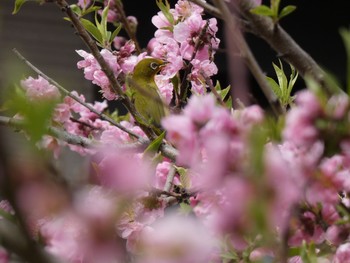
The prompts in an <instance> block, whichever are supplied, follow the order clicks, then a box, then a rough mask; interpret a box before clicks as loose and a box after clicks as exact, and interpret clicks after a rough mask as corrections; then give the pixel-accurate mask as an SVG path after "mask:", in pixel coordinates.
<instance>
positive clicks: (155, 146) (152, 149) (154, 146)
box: [144, 131, 165, 155]
mask: <svg viewBox="0 0 350 263" xmlns="http://www.w3.org/2000/svg"><path fill="white" fill-rule="evenodd" d="M164 137H165V131H164V132H162V134H161V135H159V136H158V137H157V138H156V139H155V140H154V141H152V142H151V143H150V144H149V145H148V147H147V148H146V150H145V151H144V155H148V154H154V153H156V152H158V150H159V147H160V145H161V144H162V142H163V139H164Z"/></svg>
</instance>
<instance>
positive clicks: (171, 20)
mask: <svg viewBox="0 0 350 263" xmlns="http://www.w3.org/2000/svg"><path fill="white" fill-rule="evenodd" d="M156 3H157V6H158V8H159V9H160V11H162V13H163V15H164V16H165V18H166V19H167V20H168V21H169V23H170V24H171V25H173V24H174V21H175V19H174V16H173V14H172V13H171V12H170V5H169V2H168V1H167V0H165V4H164V3H163V0H156Z"/></svg>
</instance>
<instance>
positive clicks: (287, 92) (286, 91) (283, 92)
mask: <svg viewBox="0 0 350 263" xmlns="http://www.w3.org/2000/svg"><path fill="white" fill-rule="evenodd" d="M279 63H280V67H278V66H277V65H276V64H274V63H272V65H273V68H274V69H275V72H276V76H277V81H278V83H277V82H276V81H275V80H274V79H272V78H270V77H266V78H267V81H268V82H269V84H270V86H271V88H272V89H273V92H274V93H275V94H276V96H277V98H278V100H279V101H280V103H281V105H282V107H284V108H286V107H287V106H288V105H291V104H292V102H293V100H294V97H293V96H291V93H292V89H293V87H294V84H295V82H296V80H297V79H298V73H297V72H296V71H295V68H294V67H293V66H292V65H289V66H290V69H291V74H290V77H289V80H288V79H287V76H286V74H285V73H284V69H283V65H282V62H281V61H280V60H279Z"/></svg>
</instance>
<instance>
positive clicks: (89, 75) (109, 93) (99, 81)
mask: <svg viewBox="0 0 350 263" xmlns="http://www.w3.org/2000/svg"><path fill="white" fill-rule="evenodd" d="M76 52H77V53H78V54H79V55H80V56H81V57H83V58H84V60H81V61H79V62H78V63H77V66H78V68H79V69H81V68H83V69H84V76H85V78H86V79H88V80H91V81H92V83H94V84H96V85H98V86H100V87H101V88H102V90H101V92H102V94H103V96H104V97H105V98H106V99H108V100H113V99H115V98H116V97H117V95H116V94H115V91H114V90H112V87H111V86H110V83H109V80H108V78H107V76H106V75H105V73H104V72H103V71H102V69H101V66H100V65H99V64H98V62H97V61H96V59H95V58H94V56H93V55H92V54H90V53H87V52H85V51H84V50H77V51H76ZM101 55H102V57H103V58H104V59H105V60H106V62H107V63H108V65H109V66H110V67H111V69H112V71H113V73H114V76H115V77H116V78H117V77H118V75H119V74H120V72H121V68H120V65H119V64H118V62H117V57H116V56H114V55H113V54H112V53H111V52H110V51H109V50H107V49H102V50H101Z"/></svg>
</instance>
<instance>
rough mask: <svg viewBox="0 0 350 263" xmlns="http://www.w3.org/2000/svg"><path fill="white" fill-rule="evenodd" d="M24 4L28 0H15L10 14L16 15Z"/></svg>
mask: <svg viewBox="0 0 350 263" xmlns="http://www.w3.org/2000/svg"><path fill="white" fill-rule="evenodd" d="M25 2H28V0H16V1H15V6H14V9H13V11H12V14H13V15H15V14H17V13H18V12H19V10H20V9H21V7H22V5H23V4H24V3H25Z"/></svg>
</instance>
